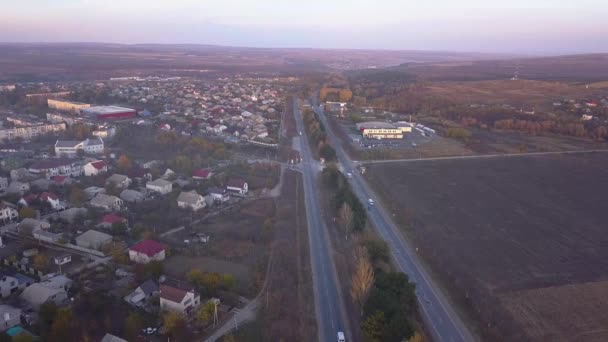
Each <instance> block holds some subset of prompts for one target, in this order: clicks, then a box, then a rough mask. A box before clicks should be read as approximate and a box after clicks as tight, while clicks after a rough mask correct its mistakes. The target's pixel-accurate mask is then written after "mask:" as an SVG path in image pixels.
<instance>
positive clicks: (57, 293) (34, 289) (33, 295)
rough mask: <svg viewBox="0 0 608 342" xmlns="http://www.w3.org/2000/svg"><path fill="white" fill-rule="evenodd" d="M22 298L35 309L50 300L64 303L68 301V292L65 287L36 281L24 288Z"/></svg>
mask: <svg viewBox="0 0 608 342" xmlns="http://www.w3.org/2000/svg"><path fill="white" fill-rule="evenodd" d="M20 298H21V299H22V300H23V301H25V302H26V303H27V304H29V305H30V306H31V307H33V308H34V309H38V308H39V307H40V305H42V304H44V303H48V302H54V303H55V304H57V305H62V304H64V303H65V302H66V301H67V299H68V294H67V292H65V290H63V289H57V288H53V287H49V286H47V285H44V284H42V283H34V284H32V285H30V286H28V287H27V288H26V289H25V290H23V293H21V295H20Z"/></svg>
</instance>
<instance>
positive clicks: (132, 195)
mask: <svg viewBox="0 0 608 342" xmlns="http://www.w3.org/2000/svg"><path fill="white" fill-rule="evenodd" d="M120 198H121V199H122V200H123V201H125V202H128V203H140V202H143V201H144V199H145V198H146V196H145V195H144V194H143V193H141V192H139V191H137V190H131V189H125V190H123V191H122V192H121V193H120Z"/></svg>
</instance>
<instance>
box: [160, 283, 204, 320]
mask: <svg viewBox="0 0 608 342" xmlns="http://www.w3.org/2000/svg"><path fill="white" fill-rule="evenodd" d="M200 303H201V297H200V295H199V294H198V293H196V292H195V291H194V289H193V288H191V287H188V288H180V287H174V286H170V285H167V284H162V285H161V286H160V309H161V310H171V311H177V312H181V313H184V314H185V313H189V312H191V311H192V310H193V309H195V308H196V307H197V306H199V304H200Z"/></svg>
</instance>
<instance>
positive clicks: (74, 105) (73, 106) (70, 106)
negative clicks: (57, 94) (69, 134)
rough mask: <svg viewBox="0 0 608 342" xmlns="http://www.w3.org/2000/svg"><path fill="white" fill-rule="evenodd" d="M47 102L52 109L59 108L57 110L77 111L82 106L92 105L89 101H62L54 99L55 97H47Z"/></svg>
mask: <svg viewBox="0 0 608 342" xmlns="http://www.w3.org/2000/svg"><path fill="white" fill-rule="evenodd" d="M46 103H47V105H48V106H49V108H51V109H57V110H62V111H66V112H73V113H77V112H78V111H79V110H80V109H82V108H89V107H91V105H90V104H88V103H82V102H72V101H61V100H54V99H47V100H46Z"/></svg>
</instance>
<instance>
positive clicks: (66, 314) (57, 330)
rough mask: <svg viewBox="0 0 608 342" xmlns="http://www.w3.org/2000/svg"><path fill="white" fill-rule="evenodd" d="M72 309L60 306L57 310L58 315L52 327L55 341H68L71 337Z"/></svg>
mask: <svg viewBox="0 0 608 342" xmlns="http://www.w3.org/2000/svg"><path fill="white" fill-rule="evenodd" d="M72 316H73V315H72V310H71V309H70V308H60V309H59V310H57V317H56V318H55V320H54V321H53V325H52V327H51V336H52V337H53V338H52V340H53V341H67V340H69V337H70V331H71V324H72Z"/></svg>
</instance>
